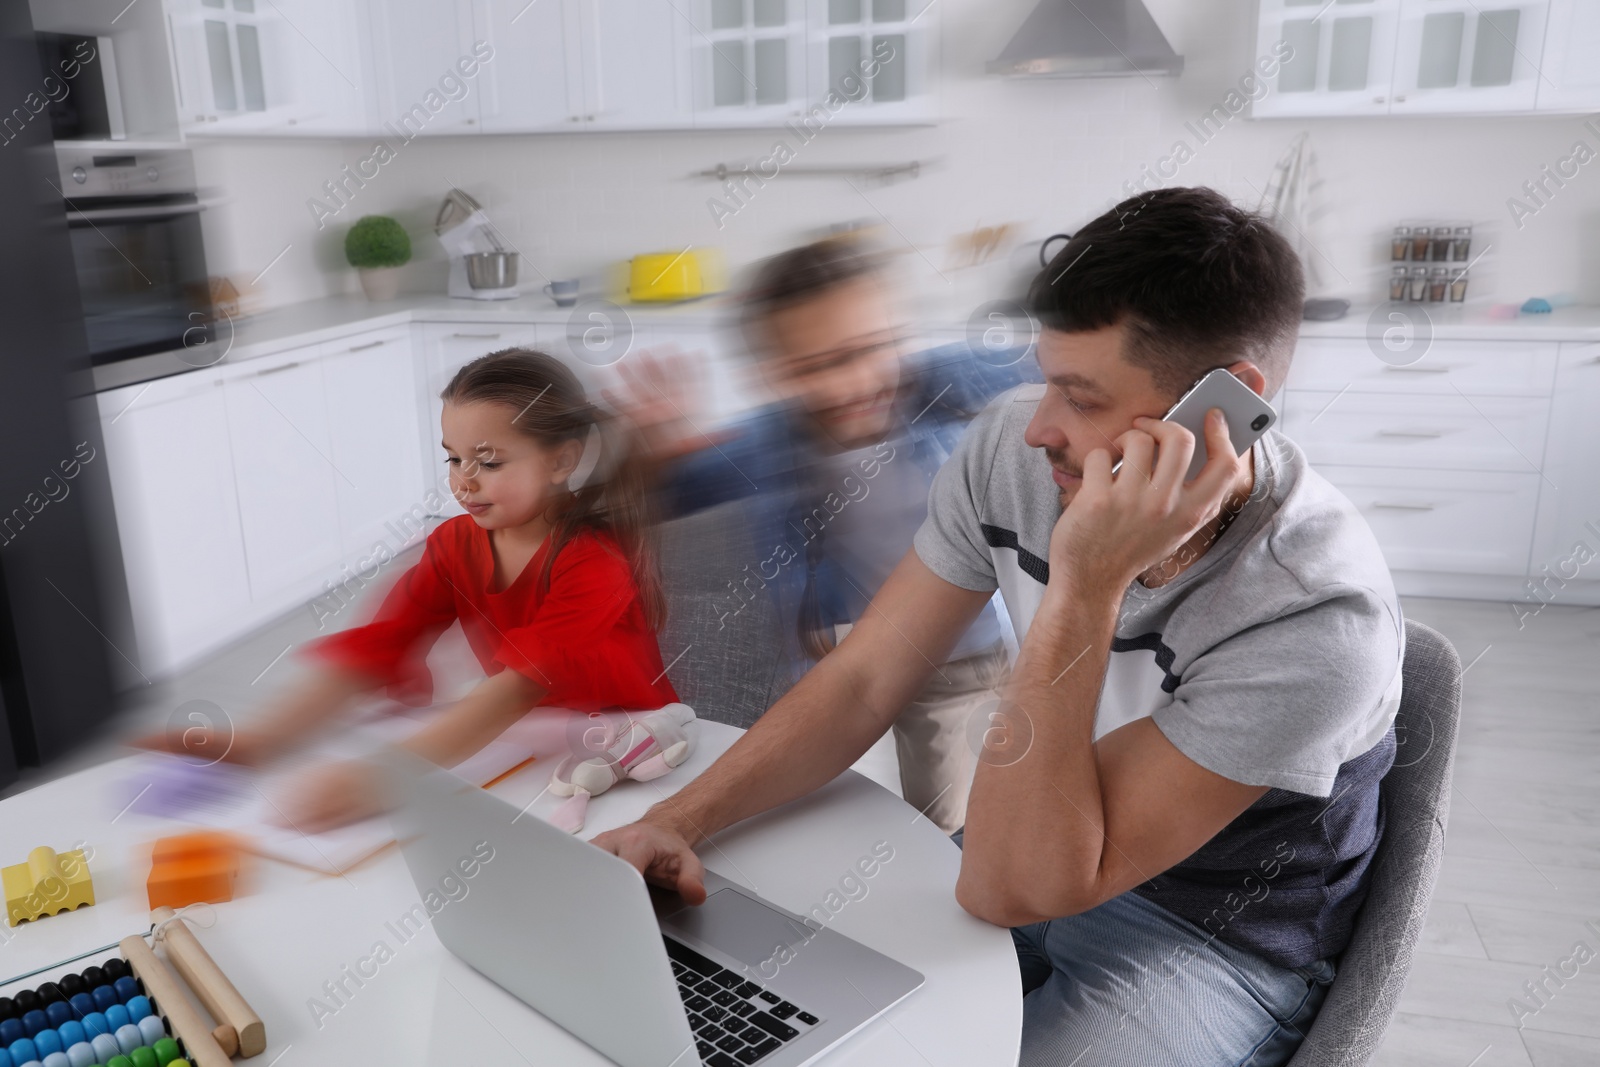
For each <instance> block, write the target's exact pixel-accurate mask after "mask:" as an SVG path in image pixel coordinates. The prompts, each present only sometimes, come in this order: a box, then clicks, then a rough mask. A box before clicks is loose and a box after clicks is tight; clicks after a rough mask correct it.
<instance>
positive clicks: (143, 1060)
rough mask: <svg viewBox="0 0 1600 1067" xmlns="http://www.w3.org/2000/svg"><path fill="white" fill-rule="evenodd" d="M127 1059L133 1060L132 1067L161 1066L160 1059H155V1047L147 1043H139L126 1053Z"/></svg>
mask: <svg viewBox="0 0 1600 1067" xmlns="http://www.w3.org/2000/svg"><path fill="white" fill-rule="evenodd" d="M128 1059H130V1060H132V1061H133V1067H161V1061H160V1060H158V1059H156V1053H155V1049H153V1048H151V1047H150V1046H149V1045H141V1046H140V1047H138V1048H136V1049H134V1050H133V1051H132V1052H130V1053H128Z"/></svg>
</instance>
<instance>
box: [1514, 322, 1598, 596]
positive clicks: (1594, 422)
mask: <svg viewBox="0 0 1600 1067" xmlns="http://www.w3.org/2000/svg"><path fill="white" fill-rule="evenodd" d="M1597 411H1600V343H1591V344H1563V345H1562V346H1561V365H1560V368H1559V370H1558V371H1557V375H1556V388H1555V395H1554V398H1553V402H1552V404H1551V409H1550V444H1549V447H1548V448H1547V450H1546V452H1545V459H1544V474H1545V480H1543V481H1541V483H1540V486H1539V493H1540V496H1539V522H1538V526H1537V527H1536V530H1535V534H1534V545H1533V562H1532V567H1531V573H1532V574H1533V575H1535V576H1538V575H1540V574H1541V568H1543V567H1544V566H1545V565H1546V564H1549V565H1550V567H1551V568H1552V570H1556V569H1558V565H1559V564H1561V563H1562V561H1564V560H1567V559H1569V558H1571V557H1572V555H1573V548H1574V546H1575V545H1576V544H1577V543H1578V542H1580V541H1582V542H1585V543H1586V544H1587V545H1588V547H1589V550H1590V551H1591V552H1596V553H1600V419H1596V418H1595V413H1596V412H1597ZM1567 569H1569V570H1570V567H1569V568H1567ZM1569 577H1570V575H1569ZM1582 577H1583V579H1586V580H1588V581H1589V582H1590V583H1591V585H1600V562H1595V563H1592V564H1590V565H1589V566H1588V567H1587V568H1585V569H1584V571H1583V572H1582ZM1567 592H1568V593H1569V594H1570V591H1567ZM1567 599H1568V600H1569V602H1571V598H1570V595H1569V597H1568V598H1567ZM1589 602H1590V603H1594V602H1595V601H1594V600H1592V599H1591V600H1590V601H1589Z"/></svg>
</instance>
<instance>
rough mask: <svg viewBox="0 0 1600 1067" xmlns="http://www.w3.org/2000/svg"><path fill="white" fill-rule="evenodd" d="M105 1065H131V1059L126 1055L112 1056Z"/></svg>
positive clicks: (130, 1066)
mask: <svg viewBox="0 0 1600 1067" xmlns="http://www.w3.org/2000/svg"><path fill="white" fill-rule="evenodd" d="M106 1067H133V1061H132V1060H130V1059H128V1057H126V1056H113V1057H111V1058H110V1059H109V1060H107V1061H106Z"/></svg>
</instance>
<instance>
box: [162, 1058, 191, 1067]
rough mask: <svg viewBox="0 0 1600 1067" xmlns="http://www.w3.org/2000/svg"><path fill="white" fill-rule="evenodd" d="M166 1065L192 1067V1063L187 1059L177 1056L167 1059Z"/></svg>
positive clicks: (168, 1066) (169, 1066) (170, 1066)
mask: <svg viewBox="0 0 1600 1067" xmlns="http://www.w3.org/2000/svg"><path fill="white" fill-rule="evenodd" d="M167 1067H194V1065H193V1064H191V1063H190V1062H189V1061H188V1060H186V1059H183V1058H182V1057H179V1058H178V1059H175V1060H171V1061H169V1062H168V1063H167Z"/></svg>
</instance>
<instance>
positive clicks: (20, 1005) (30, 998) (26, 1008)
mask: <svg viewBox="0 0 1600 1067" xmlns="http://www.w3.org/2000/svg"><path fill="white" fill-rule="evenodd" d="M12 999H13V1000H15V1001H16V1002H17V1018H19V1019H20V1018H22V1016H24V1015H26V1014H28V1012H30V1011H33V1010H35V1009H36V1008H39V1007H42V1005H41V1004H40V1003H39V994H38V993H35V992H34V991H33V990H31V989H19V990H17V995H16V996H15V997H13V998H12Z"/></svg>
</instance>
